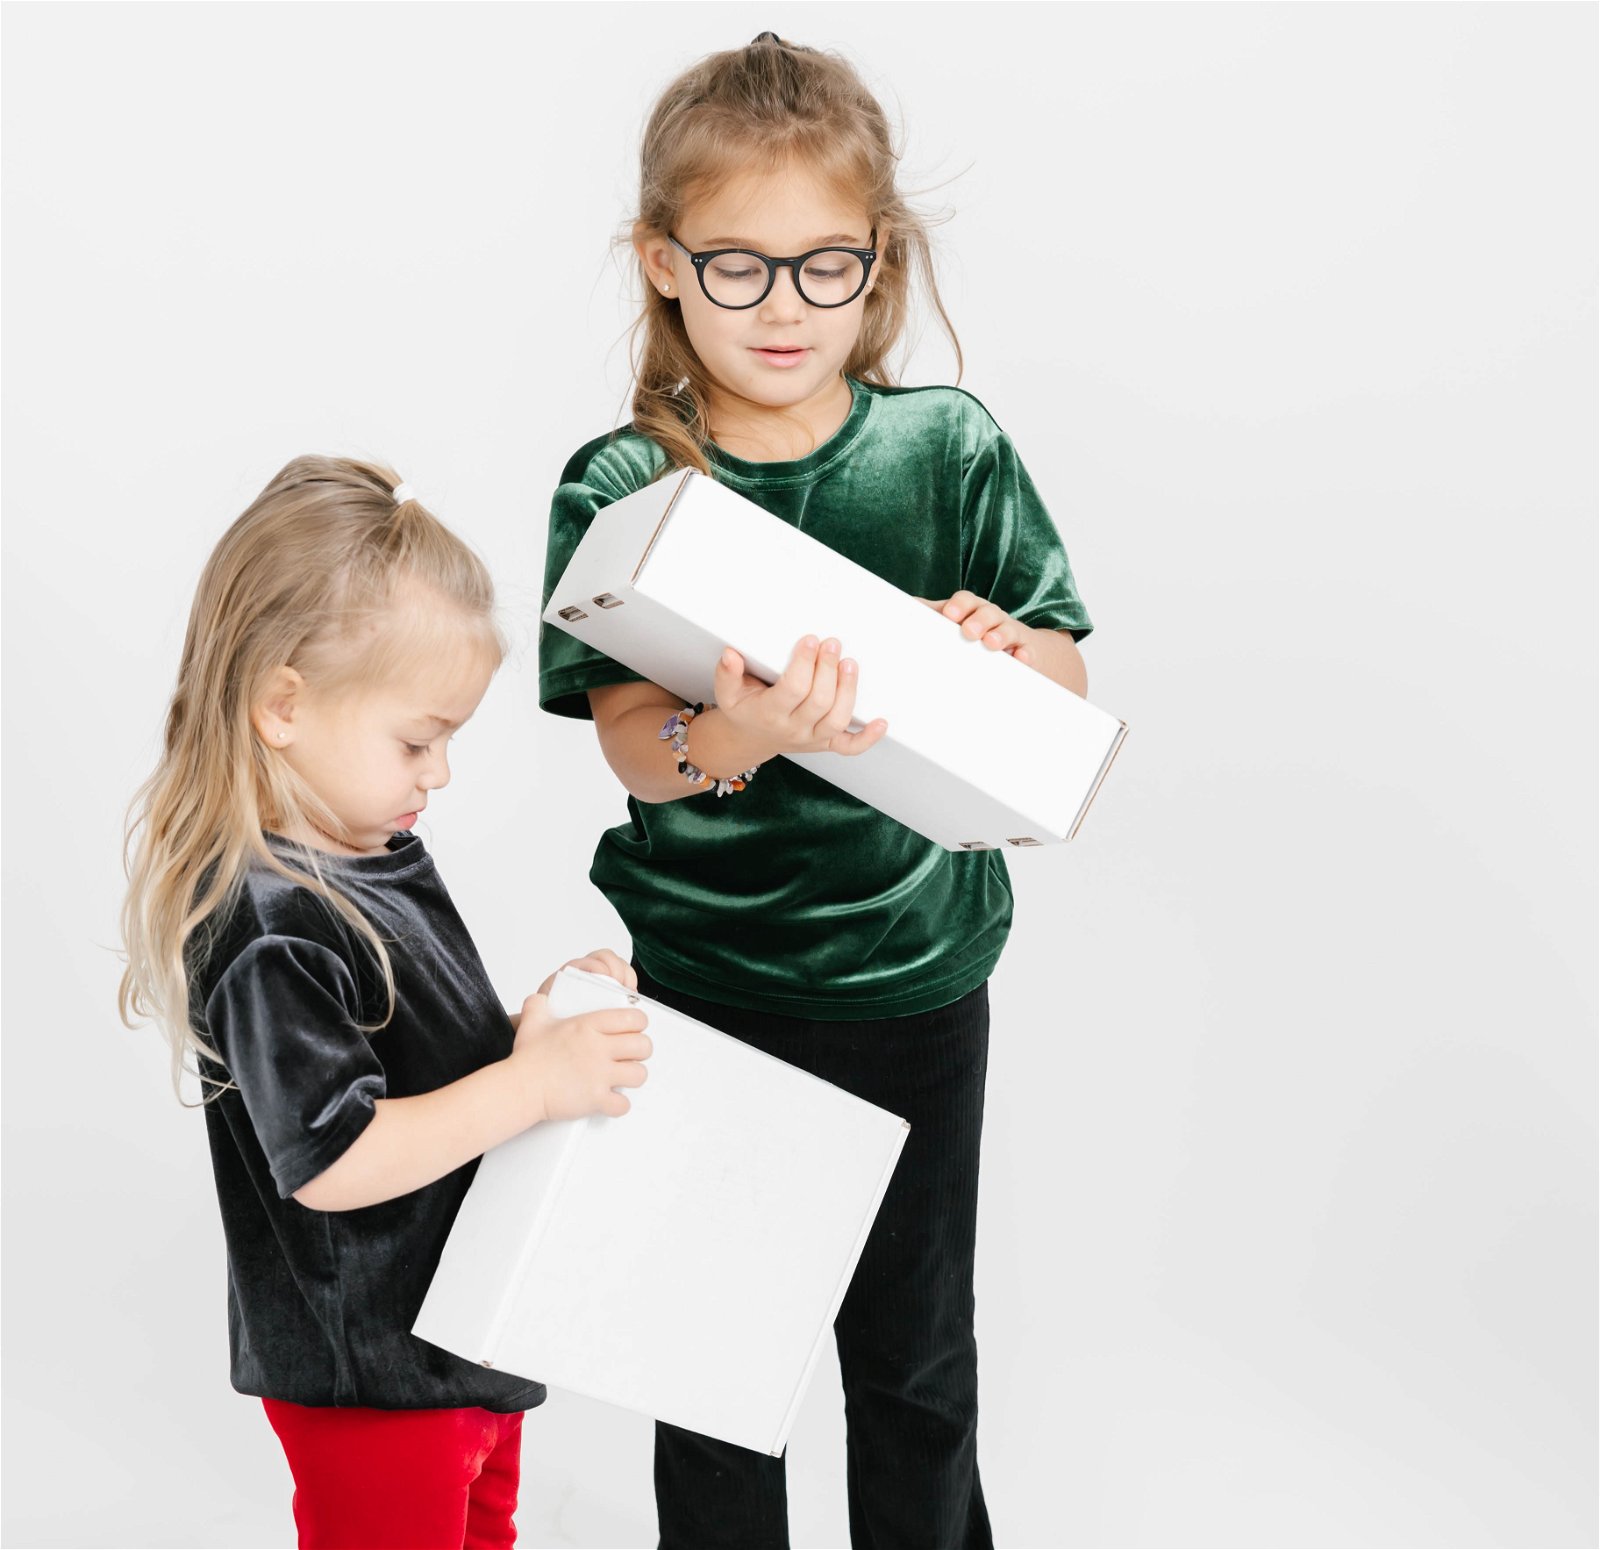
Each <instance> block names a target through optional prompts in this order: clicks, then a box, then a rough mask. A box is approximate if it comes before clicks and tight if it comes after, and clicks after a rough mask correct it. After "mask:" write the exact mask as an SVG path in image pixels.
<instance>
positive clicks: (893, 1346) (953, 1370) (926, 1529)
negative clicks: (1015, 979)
mask: <svg viewBox="0 0 1600 1550" xmlns="http://www.w3.org/2000/svg"><path fill="white" fill-rule="evenodd" d="M634 967H635V968H636V969H637V970H638V972H639V989H640V990H641V991H642V992H643V993H644V994H645V995H647V996H649V997H651V998H652V999H653V1000H656V1001H660V1002H661V1003H662V1004H663V1005H664V1006H670V1007H673V1008H674V1009H676V1010H677V1011H680V1012H683V1013H684V1014H685V1015H687V1016H689V1017H693V1018H696V1019H698V1020H699V1021H700V1022H703V1023H707V1024H709V1025H710V1026H711V1027H713V1028H720V1029H721V1030H722V1031H723V1032H724V1033H729V1034H732V1035H733V1036H734V1037H735V1038H737V1039H740V1040H742V1041H743V1042H744V1043H746V1044H750V1045H753V1046H754V1047H755V1048H757V1049H760V1050H764V1051H766V1053H767V1054H769V1055H775V1056H777V1057H778V1059H780V1060H785V1061H788V1062H789V1064H790V1065H793V1066H798V1067H799V1068H800V1069H801V1070H803V1071H809V1072H811V1073H812V1074H813V1075H814V1076H820V1077H821V1078H822V1079H823V1080H824V1081H828V1082H832V1083H833V1084H834V1085H835V1086H838V1087H842V1088H844V1089H845V1091H847V1092H851V1093H854V1094H856V1096H857V1097H860V1098H865V1099H866V1100H867V1101H868V1102H869V1103H876V1104H879V1105H880V1106H881V1107H883V1108H885V1109H888V1110H889V1111H890V1112H891V1113H894V1114H898V1115H900V1116H902V1117H903V1118H904V1119H906V1120H908V1121H910V1124H911V1131H910V1134H909V1135H908V1136H907V1137H906V1142H905V1147H904V1149H903V1150H902V1151H901V1153H900V1160H899V1162H898V1163H897V1164H896V1165H895V1170H894V1174H893V1176H892V1177H891V1178H890V1180H889V1187H888V1189H887V1191H886V1192H885V1194H884V1198H883V1204H882V1206H881V1207H880V1208H879V1210H878V1216H877V1220H876V1221H875V1222H874V1223H873V1226H872V1231H871V1233H870V1234H869V1235H868V1238H867V1243H866V1247H865V1248H864V1249H863V1251H862V1254H861V1260H860V1263H859V1264H858V1265H857V1266H856V1271H855V1275H854V1277H853V1278H852V1279H851V1282H850V1289H849V1290H848V1291H847V1292H846V1293H845V1298H844V1302H843V1304H842V1305H841V1307H840V1309H839V1316H838V1318H837V1319H835V1320H834V1325H833V1330H834V1338H835V1340H836V1341H837V1343H838V1347H839V1369H840V1373H841V1376H842V1377H843V1380H844V1400H845V1406H844V1408H845V1423H846V1428H847V1439H848V1440H847V1449H846V1463H845V1470H846V1484H847V1488H848V1492H849V1501H850V1543H851V1545H852V1546H854V1550H991V1547H992V1546H993V1543H994V1541H993V1539H992V1537H991V1536H990V1532H989V1515H988V1512H987V1510H986V1509H985V1507H984V1503H983V1488H982V1486H981V1485H980V1484H979V1481H978V1348H977V1343H976V1341H975V1339H974V1337H973V1332H972V1312H973V1300H972V1259H973V1247H974V1243H975V1239H976V1227H977V1208H978V1143H979V1139H980V1136H981V1134H982V1130H983V1082H984V1074H985V1071H986V1069H987V1067H988V1058H989V995H988V986H987V985H980V986H979V987H978V988H977V989H976V990H974V991H972V992H971V993H970V994H969V995H967V996H964V997H963V998H962V999H961V1000H960V1001H956V1002H953V1003H952V1004H951V1005H949V1006H943V1007H940V1008H938V1009H937V1010H936V1011H932V1012H924V1013H921V1014H919V1015H917V1016H915V1017H892V1018H873V1019H868V1020H866V1021H862V1022H848V1023H841V1022H817V1021H814V1020H812V1019H809V1018H796V1017H779V1016H776V1015H774V1014H772V1013H768V1012H746V1011H741V1010H740V1009H739V1008H737V1007H729V1006H723V1005H720V1004H718V1003H715V1002H710V1001H701V1000H699V999H697V998H696V997H694V996H686V995H683V994H681V993H680V992H678V991H675V990H669V989H667V988H666V987H664V986H662V985H660V984H659V983H657V982H656V981H655V980H652V979H651V978H650V976H649V975H648V974H646V973H645V972H644V970H643V969H642V968H640V967H639V965H638V964H637V963H635V965H634ZM655 1479H656V1511H657V1515H658V1517H659V1519H660V1527H661V1542H660V1550H719V1547H726V1550H787V1547H788V1544H789V1522H788V1490H787V1485H786V1481H785V1475H784V1461H783V1459H781V1458H772V1457H770V1456H769V1455H767V1454H763V1453H757V1452H754V1451H753V1450H751V1449H749V1448H741V1447H737V1446H735V1445H734V1444H732V1443H725V1442H717V1441H715V1440H714V1439H712V1438H710V1437H702V1436H701V1435H700V1434H699V1433H697V1432H689V1431H684V1430H683V1429H682V1428H681V1427H676V1426H668V1425H667V1424H666V1423H665V1422H659V1421H658V1422H657V1423H656V1464H655Z"/></svg>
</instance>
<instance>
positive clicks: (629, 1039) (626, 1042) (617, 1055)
mask: <svg viewBox="0 0 1600 1550" xmlns="http://www.w3.org/2000/svg"><path fill="white" fill-rule="evenodd" d="M655 1049H656V1047H655V1045H654V1044H653V1043H651V1041H650V1035H649V1034H648V1033H613V1034H608V1035H607V1043H606V1053H607V1054H608V1055H610V1057H611V1058H612V1059H613V1060H630V1061H640V1060H648V1059H649V1058H650V1057H651V1056H652V1055H653V1054H654V1053H655Z"/></svg>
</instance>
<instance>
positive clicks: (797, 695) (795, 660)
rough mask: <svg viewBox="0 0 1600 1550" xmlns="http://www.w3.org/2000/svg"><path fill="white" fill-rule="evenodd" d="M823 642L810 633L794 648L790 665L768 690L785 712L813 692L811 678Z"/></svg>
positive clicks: (791, 709) (792, 708)
mask: <svg viewBox="0 0 1600 1550" xmlns="http://www.w3.org/2000/svg"><path fill="white" fill-rule="evenodd" d="M821 645H822V643H821V641H819V640H818V639H817V637H816V636H815V635H808V636H806V638H805V639H804V640H802V641H801V642H800V644H799V645H797V646H796V647H795V648H794V652H793V654H792V655H791V656H790V658H789V665H788V666H787V667H786V668H784V670H783V673H782V674H781V676H780V677H779V679H778V681H777V682H776V683H775V684H773V686H772V688H771V689H770V690H769V691H768V692H769V693H770V694H772V696H773V698H774V701H775V703H776V704H777V705H778V706H779V707H780V708H781V709H782V710H784V711H785V712H790V711H793V710H794V708H795V706H797V705H798V704H799V703H800V702H801V701H802V700H803V699H805V697H806V695H807V694H809V693H810V692H811V680H812V677H813V676H814V674H815V671H816V661H817V652H818V650H819V649H820V647H821Z"/></svg>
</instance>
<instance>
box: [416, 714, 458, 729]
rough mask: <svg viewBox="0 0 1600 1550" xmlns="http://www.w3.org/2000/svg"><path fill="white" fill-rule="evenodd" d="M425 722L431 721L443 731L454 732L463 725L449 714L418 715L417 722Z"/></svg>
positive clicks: (417, 723)
mask: <svg viewBox="0 0 1600 1550" xmlns="http://www.w3.org/2000/svg"><path fill="white" fill-rule="evenodd" d="M424 722H428V723H431V724H432V725H433V726H436V727H438V728H439V729H440V730H441V731H449V732H454V731H456V730H458V729H459V728H460V726H461V723H460V722H459V721H452V720H451V719H450V718H449V717H448V716H418V717H417V718H416V723H415V724H416V725H417V726H421V725H422V724H423V723H424Z"/></svg>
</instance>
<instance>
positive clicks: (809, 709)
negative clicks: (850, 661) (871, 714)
mask: <svg viewBox="0 0 1600 1550" xmlns="http://www.w3.org/2000/svg"><path fill="white" fill-rule="evenodd" d="M838 693H839V642H838V641H836V640H835V639H834V638H833V637H832V636H831V635H830V636H829V637H828V639H827V640H825V641H823V643H822V645H821V646H820V647H819V648H818V651H817V661H816V666H815V667H814V668H813V669H812V671H811V692H810V693H809V694H808V695H806V697H805V699H804V700H802V701H801V702H800V706H799V710H798V714H799V716H800V718H801V719H802V720H803V721H807V722H809V724H810V725H811V726H813V727H814V726H816V725H817V724H818V723H819V722H820V721H822V720H823V718H824V717H825V716H827V714H828V712H829V711H830V710H832V709H833V702H834V700H835V699H836V698H837V697H838Z"/></svg>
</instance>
